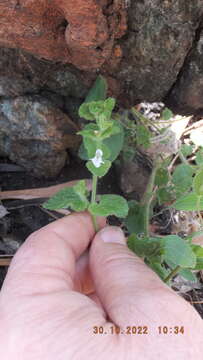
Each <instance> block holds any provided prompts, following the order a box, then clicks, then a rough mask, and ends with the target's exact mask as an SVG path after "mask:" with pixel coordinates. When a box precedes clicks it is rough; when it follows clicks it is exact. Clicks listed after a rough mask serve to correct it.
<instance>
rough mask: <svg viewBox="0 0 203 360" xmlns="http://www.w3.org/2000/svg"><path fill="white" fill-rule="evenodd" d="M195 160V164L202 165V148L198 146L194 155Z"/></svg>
mask: <svg viewBox="0 0 203 360" xmlns="http://www.w3.org/2000/svg"><path fill="white" fill-rule="evenodd" d="M195 162H196V164H197V165H203V148H200V149H199V150H198V151H197V153H196V157H195Z"/></svg>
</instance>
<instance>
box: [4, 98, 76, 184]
mask: <svg viewBox="0 0 203 360" xmlns="http://www.w3.org/2000/svg"><path fill="white" fill-rule="evenodd" d="M0 123H1V128H0V138H1V142H0V153H4V154H6V155H7V156H8V157H9V158H10V159H11V160H12V161H14V162H15V163H17V164H19V165H22V166H24V167H25V168H26V170H27V171H31V172H32V173H33V174H34V175H36V176H45V177H49V176H55V175H56V174H58V173H59V171H60V170H61V169H62V167H63V166H64V164H65V161H66V158H67V153H66V149H67V148H74V147H76V146H77V145H78V141H79V137H78V136H76V135H75V133H76V131H77V130H78V128H77V126H76V125H75V124H74V123H73V122H72V121H71V120H70V118H69V117H68V116H67V115H66V114H64V113H63V112H62V111H61V110H60V109H58V108H56V107H54V106H53V105H52V103H51V102H50V101H48V100H47V99H45V98H43V97H41V96H21V97H17V98H15V99H4V100H1V101H0Z"/></svg>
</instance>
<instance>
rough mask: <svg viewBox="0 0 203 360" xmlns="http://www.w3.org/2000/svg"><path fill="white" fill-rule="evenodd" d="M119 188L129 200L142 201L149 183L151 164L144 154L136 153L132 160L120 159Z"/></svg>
mask: <svg viewBox="0 0 203 360" xmlns="http://www.w3.org/2000/svg"><path fill="white" fill-rule="evenodd" d="M116 170H117V173H118V179H119V186H120V188H121V190H122V191H123V193H124V194H125V196H126V197H127V198H128V199H135V200H137V201H140V200H141V198H142V196H143V194H144V192H145V190H146V186H147V184H148V181H149V176H150V173H151V164H150V163H149V160H148V159H147V157H146V156H145V155H144V154H142V153H138V152H137V153H136V154H135V156H134V158H133V159H132V160H129V161H127V160H125V159H124V158H120V162H117V163H116Z"/></svg>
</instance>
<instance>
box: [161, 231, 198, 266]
mask: <svg viewBox="0 0 203 360" xmlns="http://www.w3.org/2000/svg"><path fill="white" fill-rule="evenodd" d="M162 246H163V249H164V260H165V261H166V262H167V261H168V262H170V261H171V262H173V263H174V265H175V266H181V267H183V268H188V267H189V268H193V267H195V265H196V256H195V254H194V252H193V251H192V248H191V246H190V245H189V244H188V243H187V242H186V241H185V240H183V239H182V238H181V237H179V236H177V235H168V236H165V237H164V238H162Z"/></svg>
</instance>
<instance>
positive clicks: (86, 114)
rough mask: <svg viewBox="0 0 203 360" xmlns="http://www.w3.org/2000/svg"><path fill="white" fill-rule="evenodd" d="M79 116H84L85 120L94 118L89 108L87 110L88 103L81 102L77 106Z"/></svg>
mask: <svg viewBox="0 0 203 360" xmlns="http://www.w3.org/2000/svg"><path fill="white" fill-rule="evenodd" d="M79 116H80V117H81V118H84V119H86V120H90V121H92V120H94V119H95V117H94V115H93V114H91V112H90V110H89V103H83V104H81V105H80V107H79Z"/></svg>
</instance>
